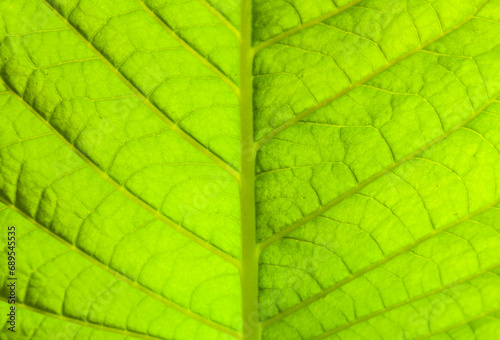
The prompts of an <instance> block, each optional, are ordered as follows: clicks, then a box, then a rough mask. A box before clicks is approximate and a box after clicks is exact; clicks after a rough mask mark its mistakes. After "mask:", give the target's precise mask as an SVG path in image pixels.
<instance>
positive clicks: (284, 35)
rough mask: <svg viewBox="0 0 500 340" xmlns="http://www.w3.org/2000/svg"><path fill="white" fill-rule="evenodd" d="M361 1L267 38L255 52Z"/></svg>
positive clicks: (358, 0) (357, 0) (356, 0)
mask: <svg viewBox="0 0 500 340" xmlns="http://www.w3.org/2000/svg"><path fill="white" fill-rule="evenodd" d="M361 1H362V0H354V1H352V2H350V3H348V4H347V5H344V6H342V7H338V8H336V9H335V10H333V11H331V12H329V13H326V14H323V15H322V16H320V17H317V18H316V19H313V20H311V21H308V22H306V23H303V24H302V25H299V26H297V27H294V28H292V29H290V30H288V31H285V32H283V33H281V34H279V35H277V36H275V37H274V38H271V39H269V40H266V41H264V42H262V43H261V44H260V45H258V46H256V47H255V48H254V52H255V54H257V53H258V52H260V51H262V50H263V49H264V48H266V47H268V46H270V45H273V44H274V43H277V42H278V41H280V40H283V39H285V38H287V37H289V36H291V35H293V34H295V33H298V32H300V31H303V30H305V29H306V28H309V27H311V26H314V25H316V24H319V23H320V22H322V21H325V20H327V19H329V18H331V17H333V16H334V15H337V14H339V13H341V12H343V11H345V10H347V9H349V8H351V7H352V6H354V5H356V4H358V3H360V2H361Z"/></svg>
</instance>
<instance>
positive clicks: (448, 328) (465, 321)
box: [415, 308, 500, 340]
mask: <svg viewBox="0 0 500 340" xmlns="http://www.w3.org/2000/svg"><path fill="white" fill-rule="evenodd" d="M497 312H500V308H495V309H493V310H490V311H488V312H485V313H481V314H479V315H476V316H474V317H472V318H469V319H466V320H464V321H462V322H459V323H457V324H454V325H452V326H449V327H446V328H442V329H439V330H437V331H435V332H432V333H429V334H426V335H423V336H421V337H418V338H415V340H422V339H427V338H429V337H431V336H434V335H438V334H441V333H444V332H447V331H449V330H451V329H454V328H457V327H460V326H463V325H466V324H468V323H469V322H472V321H474V320H477V319H481V318H483V317H485V316H488V315H491V314H494V313H497Z"/></svg>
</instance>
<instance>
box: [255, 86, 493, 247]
mask: <svg viewBox="0 0 500 340" xmlns="http://www.w3.org/2000/svg"><path fill="white" fill-rule="evenodd" d="M498 97H500V93H498V94H497V95H495V97H493V98H491V99H490V100H489V101H488V102H486V103H485V104H484V105H483V106H481V107H480V108H479V109H478V110H477V111H476V112H474V113H473V114H472V115H470V116H469V117H468V118H467V119H465V120H463V121H462V122H461V123H460V124H458V125H455V126H454V127H453V128H451V129H450V130H448V131H447V132H445V133H444V134H442V135H441V136H439V137H437V138H435V139H433V140H432V141H431V142H429V143H427V144H425V145H423V146H422V147H420V148H419V149H417V150H415V151H414V152H412V153H410V154H409V155H407V156H406V157H403V158H401V159H400V160H399V161H397V162H396V163H394V164H392V165H391V166H389V167H387V168H385V169H384V170H382V171H380V172H378V173H377V174H375V175H373V176H372V177H370V178H368V179H366V180H365V181H363V182H361V183H360V184H359V185H358V186H356V187H354V188H352V189H350V190H348V191H346V192H345V193H343V194H342V195H340V196H338V197H337V198H335V199H333V200H332V201H330V202H329V203H327V204H325V205H323V206H322V207H320V208H318V209H316V210H315V211H313V212H312V213H310V214H309V215H307V216H304V217H303V218H301V219H300V220H298V221H297V222H295V223H294V224H292V225H291V226H289V227H288V228H286V229H284V230H282V231H281V232H279V233H277V234H275V235H273V236H271V237H270V238H268V239H267V240H265V241H263V242H261V243H260V244H259V248H260V250H261V251H262V250H263V249H265V248H266V247H268V246H269V245H271V244H272V243H273V242H275V241H277V240H279V239H281V238H283V237H284V236H286V235H288V234H289V233H291V232H292V231H294V230H295V229H297V228H299V227H301V226H302V225H304V224H305V223H307V222H309V221H311V220H313V219H314V218H316V217H317V216H319V215H321V214H323V213H324V212H326V211H327V210H329V209H331V208H332V207H334V206H335V205H337V204H339V203H340V202H342V201H343V200H345V199H347V198H349V197H351V196H352V195H354V194H355V193H357V192H358V191H359V190H361V189H363V188H364V187H366V186H367V185H369V184H371V183H373V182H374V181H375V180H377V179H379V178H381V177H382V176H384V175H385V174H387V173H389V172H391V171H393V170H394V169H396V168H397V167H399V166H400V165H402V164H404V163H406V162H407V161H409V160H411V159H413V158H414V157H416V156H418V155H420V154H421V153H422V152H424V151H425V150H427V149H429V148H431V147H432V146H434V145H435V144H437V143H439V142H440V141H442V140H443V139H445V138H446V137H448V136H449V135H451V134H452V133H454V132H456V131H457V130H459V129H460V128H462V127H463V126H464V125H466V124H467V123H469V122H470V121H472V120H473V119H474V118H476V117H477V116H478V115H479V114H480V113H481V112H483V111H484V110H485V109H486V108H487V107H488V106H489V105H491V104H492V103H493V102H494V101H495V99H497V98H498Z"/></svg>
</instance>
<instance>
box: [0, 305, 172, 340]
mask: <svg viewBox="0 0 500 340" xmlns="http://www.w3.org/2000/svg"><path fill="white" fill-rule="evenodd" d="M0 301H3V302H5V303H7V299H5V298H4V297H0ZM16 306H17V307H20V308H22V309H26V310H29V311H32V312H35V313H38V314H42V315H44V316H46V317H49V318H53V319H58V320H61V321H64V322H71V323H74V324H77V325H80V326H83V327H89V328H93V329H97V330H100V331H104V332H110V333H116V334H120V335H124V336H132V337H136V338H141V339H147V340H155V339H160V340H165V339H166V338H161V337H157V336H151V335H147V334H143V333H138V332H134V331H129V330H126V329H119V328H114V327H111V326H105V325H99V324H96V323H92V322H88V321H83V320H78V319H75V318H71V317H69V316H64V315H59V314H56V313H53V312H49V311H46V310H42V309H38V308H36V307H32V306H29V305H26V304H24V303H20V302H18V301H16Z"/></svg>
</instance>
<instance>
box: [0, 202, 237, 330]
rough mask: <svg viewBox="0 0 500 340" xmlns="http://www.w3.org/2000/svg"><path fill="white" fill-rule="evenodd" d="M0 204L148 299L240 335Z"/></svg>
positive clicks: (21, 213)
mask: <svg viewBox="0 0 500 340" xmlns="http://www.w3.org/2000/svg"><path fill="white" fill-rule="evenodd" d="M0 202H2V203H3V204H5V205H6V206H8V207H9V208H10V209H12V210H13V211H15V212H16V213H18V214H19V215H21V216H22V217H23V218H25V219H26V220H28V221H29V222H30V223H32V224H33V225H35V226H36V227H38V228H39V229H40V230H41V231H43V232H45V233H46V234H48V235H50V236H51V237H52V238H54V239H56V240H58V241H59V242H60V243H62V244H63V245H64V246H66V247H67V248H69V249H70V250H72V251H74V252H75V253H77V254H79V255H80V256H82V257H83V258H85V259H86V260H88V261H89V262H91V263H92V264H94V265H96V266H97V267H99V268H101V269H103V270H105V271H106V272H108V273H110V274H111V275H113V276H114V277H117V278H118V279H120V280H121V281H123V282H124V283H126V284H128V285H129V286H131V287H133V288H135V289H137V290H139V291H141V292H143V293H144V294H146V295H148V296H149V297H151V298H153V299H155V300H157V301H159V302H161V303H162V304H164V305H165V306H168V307H170V308H172V309H174V310H176V311H178V312H180V313H182V314H184V315H186V316H188V317H189V318H191V319H193V320H196V321H198V322H200V323H203V324H205V325H207V326H209V327H211V328H213V329H216V330H218V331H221V332H224V333H226V334H228V335H231V336H233V337H236V338H239V337H240V335H239V333H238V332H237V331H235V330H233V329H231V328H228V327H226V326H224V325H221V324H219V323H217V322H215V321H213V320H210V319H206V318H205V317H203V316H201V315H199V314H196V313H194V312H192V311H191V310H188V309H185V308H184V307H182V306H180V305H178V304H176V303H175V302H173V301H170V300H168V299H167V298H165V297H163V296H161V295H159V294H157V293H155V292H153V291H151V290H150V289H148V288H146V287H144V286H142V285H140V284H139V283H137V282H134V281H132V280H131V279H129V278H128V277H126V276H125V275H123V274H122V273H120V272H118V271H116V270H114V269H112V268H110V267H109V266H106V265H104V264H103V263H101V262H99V261H98V260H96V259H95V258H93V257H92V256H90V255H88V254H87V253H85V252H84V251H82V250H81V249H79V248H78V247H76V246H75V245H73V244H71V243H69V242H68V241H66V240H64V239H63V238H62V237H60V236H59V235H57V234H55V233H54V232H53V231H51V230H50V229H48V228H46V227H45V226H43V225H42V224H41V223H39V222H38V221H37V220H35V219H34V218H32V217H30V216H29V215H27V214H26V213H25V212H24V211H22V210H21V209H19V208H18V207H16V206H15V205H14V204H12V203H9V202H7V201H6V200H5V199H4V198H3V197H0Z"/></svg>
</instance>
